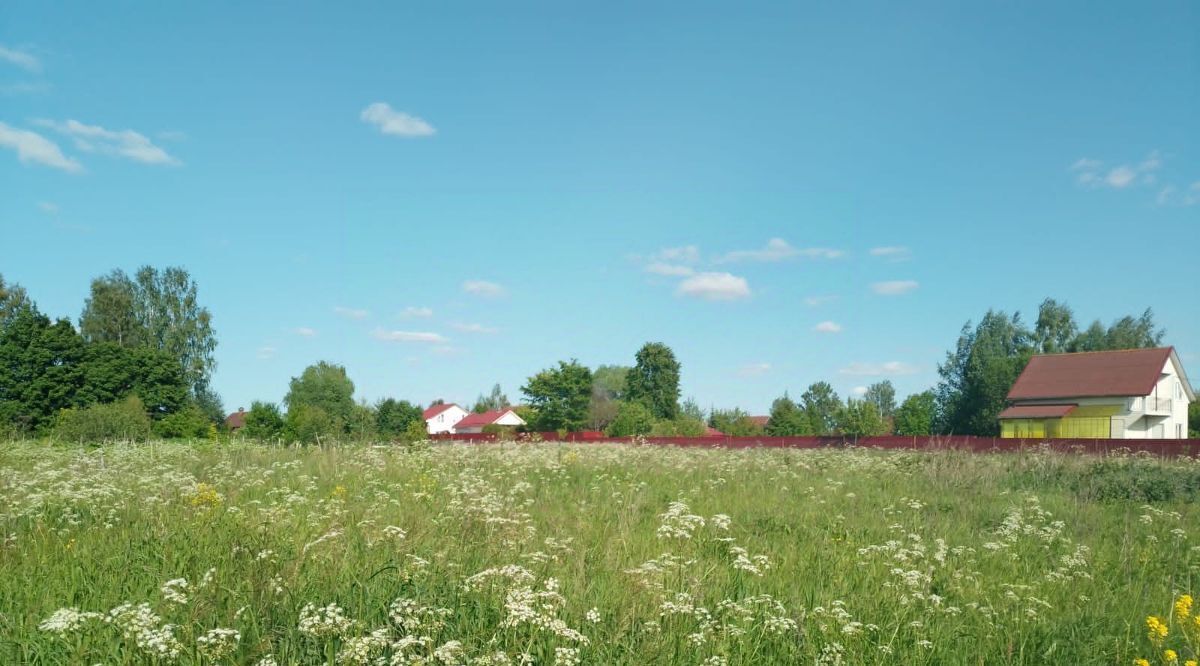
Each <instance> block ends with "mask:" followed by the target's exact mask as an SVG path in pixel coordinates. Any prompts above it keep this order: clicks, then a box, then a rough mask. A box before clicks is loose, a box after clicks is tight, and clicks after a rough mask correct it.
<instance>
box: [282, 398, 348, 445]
mask: <svg viewBox="0 0 1200 666" xmlns="http://www.w3.org/2000/svg"><path fill="white" fill-rule="evenodd" d="M338 430H340V428H338V427H337V423H335V422H334V420H333V419H332V418H330V416H329V413H328V412H326V411H325V410H324V409H321V408H320V407H313V406H310V405H297V406H296V407H293V408H291V409H289V410H288V413H287V426H286V428H285V429H284V432H285V434H286V435H287V437H288V439H291V440H294V441H297V442H306V443H307V442H319V441H320V440H321V439H322V438H324V439H329V438H331V437H333V436H334V435H335V434H336V433H337V432H338Z"/></svg>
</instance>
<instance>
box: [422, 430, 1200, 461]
mask: <svg viewBox="0 0 1200 666" xmlns="http://www.w3.org/2000/svg"><path fill="white" fill-rule="evenodd" d="M539 438H540V439H541V440H542V441H547V442H557V441H563V442H624V443H630V442H634V441H638V442H645V443H646V444H658V445H666V446H705V447H717V448H730V449H747V448H791V449H819V448H844V447H847V446H859V447H868V448H876V449H916V450H930V449H958V450H964V451H976V452H989V451H996V452H1004V451H1023V450H1024V451H1027V450H1029V449H1031V448H1040V447H1044V448H1050V449H1053V450H1055V451H1062V452H1069V453H1092V454H1100V455H1104V454H1109V453H1116V452H1130V453H1136V452H1145V453H1150V454H1153V455H1158V456H1200V439H1000V438H999V437H973V436H970V435H931V436H919V437H902V436H899V435H886V436H882V437H859V438H857V439H854V438H848V437H766V436H760V437H726V436H717V437H646V438H633V437H607V436H605V435H604V433H596V432H576V433H568V434H567V436H566V437H559V436H558V433H553V432H543V433H537V434H521V435H518V436H517V441H518V442H521V441H537V440H538V439H539ZM431 439H433V440H435V441H444V442H464V443H466V442H472V443H479V442H494V441H496V440H497V439H498V436H497V435H493V434H479V433H472V434H460V435H446V434H441V435H433V436H432V437H431Z"/></svg>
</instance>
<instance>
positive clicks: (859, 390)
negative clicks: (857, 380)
mask: <svg viewBox="0 0 1200 666" xmlns="http://www.w3.org/2000/svg"><path fill="white" fill-rule="evenodd" d="M850 393H852V394H854V395H856V396H858V397H860V398H861V397H862V396H864V395H866V394H867V387H865V386H855V387H854V388H852V389H850Z"/></svg>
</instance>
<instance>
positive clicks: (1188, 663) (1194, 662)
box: [1183, 659, 1198, 666]
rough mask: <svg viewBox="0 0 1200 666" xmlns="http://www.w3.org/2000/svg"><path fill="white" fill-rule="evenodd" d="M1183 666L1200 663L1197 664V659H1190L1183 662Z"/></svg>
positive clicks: (1192, 665) (1194, 665) (1195, 665)
mask: <svg viewBox="0 0 1200 666" xmlns="http://www.w3.org/2000/svg"><path fill="white" fill-rule="evenodd" d="M1183 666H1198V665H1197V664H1196V660H1195V659H1188V660H1187V661H1185V662H1183Z"/></svg>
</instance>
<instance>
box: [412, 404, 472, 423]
mask: <svg viewBox="0 0 1200 666" xmlns="http://www.w3.org/2000/svg"><path fill="white" fill-rule="evenodd" d="M451 407H458V405H456V404H454V403H452V402H447V403H443V404H441V405H433V406H431V407H430V408H429V409H426V410H425V411H424V413H422V416H424V417H425V420H426V421H428V420H429V419H431V418H433V417H435V416H437V415H438V414H441V413H442V412H444V411H446V410H447V409H450V408H451ZM459 409H462V408H461V407H459Z"/></svg>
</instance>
